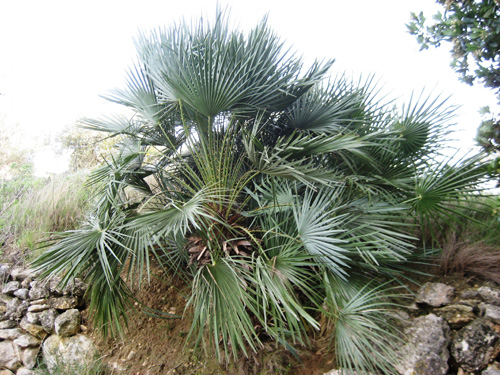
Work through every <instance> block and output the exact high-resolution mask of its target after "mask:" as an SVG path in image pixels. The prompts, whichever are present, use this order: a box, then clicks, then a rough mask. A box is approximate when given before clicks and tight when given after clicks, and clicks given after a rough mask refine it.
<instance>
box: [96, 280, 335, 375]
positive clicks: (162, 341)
mask: <svg viewBox="0 0 500 375" xmlns="http://www.w3.org/2000/svg"><path fill="white" fill-rule="evenodd" d="M161 275H162V272H161V270H158V272H156V275H155V276H156V277H153V278H152V280H151V284H150V285H148V286H147V287H145V288H143V289H141V291H140V292H139V293H138V299H139V300H140V302H142V303H143V304H144V305H145V306H148V307H150V308H152V309H156V310H160V311H163V312H166V313H170V314H178V315H182V314H183V312H184V308H185V306H186V302H187V301H186V299H185V298H184V297H183V296H182V294H181V293H179V288H181V287H182V283H180V282H177V283H176V282H175V280H168V279H165V278H164V277H162V276H161ZM176 284H177V285H176ZM135 307H136V309H135V310H133V311H130V314H129V321H128V329H127V331H126V335H125V336H124V337H123V338H122V339H107V340H105V339H103V338H102V337H101V336H100V334H99V333H98V332H97V331H93V332H91V335H92V336H93V338H94V339H95V340H96V343H97V345H98V347H99V349H100V352H101V354H102V356H103V360H104V361H105V362H106V363H107V364H108V367H109V368H110V370H111V371H110V372H111V373H112V374H127V375H166V374H179V375H187V374H200V375H202V374H203V375H215V374H227V375H229V374H231V375H233V374H241V375H247V374H252V375H260V374H297V375H320V374H323V373H325V372H327V371H329V370H331V369H332V368H333V366H334V362H333V354H332V353H327V351H326V350H325V349H323V350H320V349H318V348H317V347H315V345H314V343H313V345H312V348H311V349H308V350H306V349H304V348H302V349H301V348H297V349H298V350H297V353H298V355H299V357H300V360H299V359H297V358H296V357H294V356H293V355H292V354H291V353H290V352H288V351H286V350H284V349H282V348H276V347H275V346H274V345H272V344H270V343H265V344H264V348H263V349H262V350H260V351H259V352H258V353H256V354H254V355H252V357H250V358H241V359H239V360H238V361H237V362H232V363H230V364H219V363H218V362H217V360H216V359H215V358H214V356H211V355H205V354H204V352H203V350H201V349H198V350H197V351H194V350H193V346H192V345H190V344H186V336H187V334H188V332H189V329H190V325H191V322H190V317H189V316H186V315H185V316H184V317H183V318H182V319H161V318H156V317H152V316H150V315H148V314H147V312H145V309H144V308H143V306H142V305H141V304H140V303H136V306H135Z"/></svg>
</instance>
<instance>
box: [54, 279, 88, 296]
mask: <svg viewBox="0 0 500 375" xmlns="http://www.w3.org/2000/svg"><path fill="white" fill-rule="evenodd" d="M61 280H62V279H61V278H60V277H57V276H55V277H53V278H52V279H51V280H50V282H49V289H50V291H51V292H52V293H54V294H59V295H62V294H64V295H72V296H76V297H83V295H84V294H85V291H86V290H87V285H86V284H85V283H84V282H83V281H82V280H81V279H78V278H76V279H73V280H71V281H69V282H68V283H67V284H66V285H65V286H64V287H62V285H61Z"/></svg>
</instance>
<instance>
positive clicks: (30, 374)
mask: <svg viewBox="0 0 500 375" xmlns="http://www.w3.org/2000/svg"><path fill="white" fill-rule="evenodd" d="M0 375H1V374H0ZM16 375H37V373H36V372H34V371H31V370H29V369H27V368H26V367H21V368H20V369H19V370H17V372H16Z"/></svg>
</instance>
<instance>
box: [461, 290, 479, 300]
mask: <svg viewBox="0 0 500 375" xmlns="http://www.w3.org/2000/svg"><path fill="white" fill-rule="evenodd" d="M477 298H479V292H478V291H477V290H476V289H466V290H462V292H460V299H477Z"/></svg>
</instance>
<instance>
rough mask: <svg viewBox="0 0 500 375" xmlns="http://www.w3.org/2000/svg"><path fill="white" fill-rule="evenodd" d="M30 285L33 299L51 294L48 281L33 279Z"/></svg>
mask: <svg viewBox="0 0 500 375" xmlns="http://www.w3.org/2000/svg"><path fill="white" fill-rule="evenodd" d="M30 286H31V289H30V298H31V299H40V298H47V297H48V296H50V291H49V287H48V286H47V283H45V282H42V281H32V282H31V283H30Z"/></svg>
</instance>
